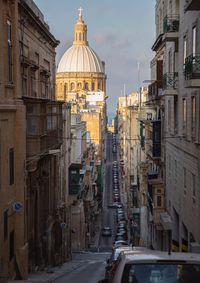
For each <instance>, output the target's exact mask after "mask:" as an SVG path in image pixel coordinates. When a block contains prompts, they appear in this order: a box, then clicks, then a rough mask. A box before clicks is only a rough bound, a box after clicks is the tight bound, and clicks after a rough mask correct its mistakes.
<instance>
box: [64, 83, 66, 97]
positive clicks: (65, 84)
mask: <svg viewBox="0 0 200 283" xmlns="http://www.w3.org/2000/svg"><path fill="white" fill-rule="evenodd" d="M66 95H67V83H65V84H64V98H66Z"/></svg>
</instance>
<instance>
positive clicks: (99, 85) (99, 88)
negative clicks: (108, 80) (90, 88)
mask: <svg viewBox="0 0 200 283" xmlns="http://www.w3.org/2000/svg"><path fill="white" fill-rule="evenodd" d="M98 90H102V89H101V83H100V82H99V83H98Z"/></svg>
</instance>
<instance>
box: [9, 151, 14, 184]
mask: <svg viewBox="0 0 200 283" xmlns="http://www.w3.org/2000/svg"><path fill="white" fill-rule="evenodd" d="M9 173H10V176H9V184H10V185H13V184H14V148H10V150H9Z"/></svg>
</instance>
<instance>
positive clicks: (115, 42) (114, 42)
mask: <svg viewBox="0 0 200 283" xmlns="http://www.w3.org/2000/svg"><path fill="white" fill-rule="evenodd" d="M128 38H129V37H128V36H127V35H126V36H123V35H120V36H119V32H118V31H110V32H104V33H103V32H98V33H95V34H94V35H93V40H92V41H94V42H95V43H96V44H105V45H106V46H107V47H109V46H110V47H115V48H121V49H125V48H131V46H132V41H131V40H129V39H128Z"/></svg>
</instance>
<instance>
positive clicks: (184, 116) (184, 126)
mask: <svg viewBox="0 0 200 283" xmlns="http://www.w3.org/2000/svg"><path fill="white" fill-rule="evenodd" d="M186 118H187V104H186V99H185V98H183V133H184V134H185V131H186Z"/></svg>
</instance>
